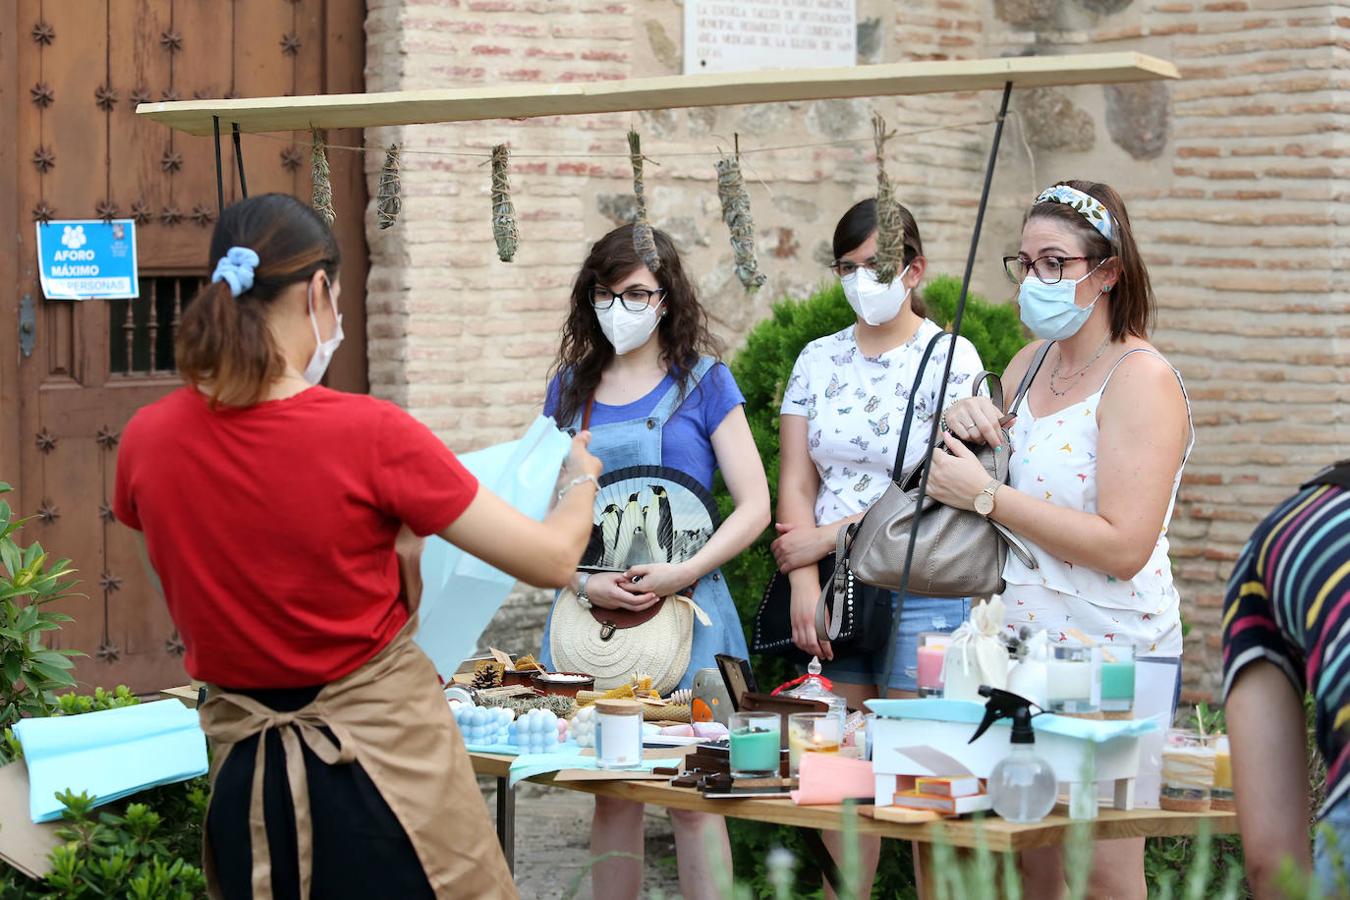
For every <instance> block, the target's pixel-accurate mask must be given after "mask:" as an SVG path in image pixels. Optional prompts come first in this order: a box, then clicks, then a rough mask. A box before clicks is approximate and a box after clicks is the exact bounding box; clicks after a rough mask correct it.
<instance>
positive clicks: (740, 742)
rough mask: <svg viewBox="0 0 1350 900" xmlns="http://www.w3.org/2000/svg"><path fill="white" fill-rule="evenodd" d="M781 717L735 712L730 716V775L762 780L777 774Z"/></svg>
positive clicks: (771, 714)
mask: <svg viewBox="0 0 1350 900" xmlns="http://www.w3.org/2000/svg"><path fill="white" fill-rule="evenodd" d="M782 728H783V718H782V716H780V715H779V714H778V713H776V712H738V713H733V714H732V716H731V728H730V731H731V737H730V740H731V775H732V777H733V778H764V777H770V776H776V775H778V774H779V772H780V769H779V765H780V759H781V752H782V746H783V744H782V733H783V732H782Z"/></svg>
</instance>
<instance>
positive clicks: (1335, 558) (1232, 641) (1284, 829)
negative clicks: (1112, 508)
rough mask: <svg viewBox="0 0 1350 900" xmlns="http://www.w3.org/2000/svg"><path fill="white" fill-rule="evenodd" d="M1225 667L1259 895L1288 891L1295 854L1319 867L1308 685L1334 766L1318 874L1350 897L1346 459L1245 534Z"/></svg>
mask: <svg viewBox="0 0 1350 900" xmlns="http://www.w3.org/2000/svg"><path fill="white" fill-rule="evenodd" d="M1223 672H1224V703H1225V710H1226V712H1227V720H1228V733H1229V741H1230V744H1231V746H1232V753H1233V778H1234V782H1233V788H1234V793H1235V795H1236V797H1237V810H1238V825H1239V827H1240V829H1241V831H1242V843H1243V848H1244V854H1245V857H1246V865H1247V878H1248V881H1249V882H1250V883H1251V886H1252V889H1253V891H1255V893H1256V896H1257V897H1281V896H1284V892H1283V890H1282V888H1281V875H1280V873H1281V869H1282V868H1283V867H1284V866H1285V865H1286V861H1287V860H1292V862H1293V864H1294V866H1295V868H1296V869H1297V870H1299V871H1301V872H1305V873H1306V872H1308V871H1310V870H1312V869H1313V868H1314V866H1313V863H1314V854H1313V850H1312V846H1311V844H1312V842H1311V841H1310V840H1309V837H1308V821H1309V818H1310V816H1309V798H1308V764H1307V756H1306V747H1305V743H1306V724H1305V722H1306V720H1305V718H1304V708H1303V697H1304V694H1305V693H1311V694H1312V699H1313V706H1314V717H1315V723H1316V733H1317V746H1318V748H1319V749H1320V750H1321V753H1322V757H1323V759H1325V760H1326V764H1327V790H1326V801H1325V803H1324V804H1323V806H1322V808H1321V809H1320V810H1319V812H1318V819H1319V820H1320V823H1321V827H1320V828H1319V830H1318V837H1317V848H1316V855H1315V861H1316V867H1315V871H1316V877H1317V880H1318V881H1320V882H1321V885H1322V890H1323V892H1324V893H1325V894H1326V895H1327V896H1335V897H1341V896H1348V895H1350V877H1348V876H1347V874H1346V873H1347V866H1346V863H1345V861H1346V860H1350V800H1347V795H1350V772H1348V771H1347V770H1350V460H1344V461H1342V462H1339V463H1337V464H1336V465H1334V466H1331V467H1329V468H1328V469H1326V470H1324V471H1323V472H1321V473H1320V474H1319V475H1317V476H1316V477H1315V478H1313V480H1312V481H1310V482H1308V483H1307V484H1305V485H1303V487H1302V489H1301V490H1300V491H1299V493H1297V494H1295V495H1294V496H1293V497H1291V498H1289V499H1288V500H1286V501H1284V502H1283V503H1282V504H1280V505H1279V506H1278V507H1276V509H1275V511H1274V512H1272V513H1271V514H1270V516H1269V517H1267V518H1266V520H1265V521H1264V522H1262V523H1261V524H1260V525H1259V526H1257V528H1256V531H1255V532H1253V533H1252V536H1251V538H1250V539H1249V540H1248V541H1247V545H1246V547H1245V548H1243V551H1242V554H1241V556H1239V557H1238V561H1237V566H1236V568H1235V569H1234V571H1233V576H1232V578H1231V579H1230V580H1229V583H1228V593H1227V598H1226V599H1225V601H1224V614H1223ZM1290 688H1292V690H1290Z"/></svg>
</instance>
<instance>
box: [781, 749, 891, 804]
mask: <svg viewBox="0 0 1350 900" xmlns="http://www.w3.org/2000/svg"><path fill="white" fill-rule="evenodd" d="M797 782H798V785H799V786H798V788H797V790H795V791H793V792H792V794H791V796H792V802H793V803H796V804H797V805H798V806H825V805H830V804H834V803H842V802H844V801H845V800H858V799H865V798H868V797H871V796H872V795H873V792H874V791H875V789H876V785H875V783H874V782H873V780H872V764H871V763H870V762H867V761H866V760H861V759H853V758H851V757H847V756H838V755H836V754H834V753H803V754H802V762H801V770H800V772H799V773H798V776H797Z"/></svg>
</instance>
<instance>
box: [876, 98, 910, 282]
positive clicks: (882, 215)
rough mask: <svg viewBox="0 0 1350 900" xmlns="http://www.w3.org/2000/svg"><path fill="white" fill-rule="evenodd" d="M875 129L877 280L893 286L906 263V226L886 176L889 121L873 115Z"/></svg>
mask: <svg viewBox="0 0 1350 900" xmlns="http://www.w3.org/2000/svg"><path fill="white" fill-rule="evenodd" d="M872 130H873V132H874V133H875V137H876V145H877V281H879V282H881V283H882V284H890V283H891V282H892V281H894V280H895V273H897V272H899V271H900V267H901V266H902V265H903V264H904V261H905V223H904V220H903V218H902V217H901V215H900V201H898V200H896V199H895V188H894V186H892V184H891V179H890V176H889V175H887V174H886V141H887V139H889V138H890V135H889V134H887V133H886V120H885V119H883V118H882V117H881V116H879V115H877V114H876V113H873V114H872Z"/></svg>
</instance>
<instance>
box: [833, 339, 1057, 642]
mask: <svg viewBox="0 0 1350 900" xmlns="http://www.w3.org/2000/svg"><path fill="white" fill-rule="evenodd" d="M943 338H949V339H950V338H951V335H949V334H946V333H943V334H939V335H935V336H934V338H933V340H932V341H930V342H929V344H928V347H927V349H926V350H925V351H924V355H923V361H922V362H921V363H920V364H919V370H918V373H917V374H916V375H915V376H914V386H913V390H911V391H910V395H909V408H908V409H907V410H906V411H905V424H904V427H903V429H902V430H901V432H900V445H899V447H898V448H897V449H896V456H895V467H894V468H893V469H892V481H891V484H889V485H888V486H887V487H886V492H885V493H884V494H882V495H881V497H880V498H879V499H878V500H877V501H876V502H875V503H873V504H872V505H871V506H870V507H869V508H868V510H867V513H866V514H865V515H864V516H863V518H862V521H860V522H857V523H855V524H853V525H851V526H849V528H847V529H842V528H841V529H840V530H839V544H838V548H837V551H836V557H835V558H836V559H837V560H838V563H837V565H836V566H835V571H834V578H833V579H831V581H830V582H829V583H828V584H826V585H825V588H824V590H823V591H822V595H821V601H820V603H819V604H818V605H817V608H816V632H817V634H818V635H819V636H820V637H822V638H832V637H833V634H832V633H831V632H832V631H833V630H835V629H837V628H838V626H839V623H840V621H841V619H842V615H843V610H842V609H841V608H840V604H829V605H830V606H831V609H830V610H829V611H828V614H827V610H826V606H827V604H828V603H829V601H830V599H831V597H832V596H835V597H842V596H843V591H842V588H843V586H844V584H845V583H846V581H847V576H848V574H849V573H850V572H852V573H853V577H854V578H856V579H858V580H860V581H862V582H864V583H866V584H871V585H875V586H877V587H882V588H888V589H890V590H893V591H898V590H900V579H901V575H902V570H903V569H904V565H905V552H906V549H907V548H908V546H909V538H910V531H911V527H912V525H913V522H914V517H915V515H916V514H917V515H918V516H919V531H918V536H917V541H916V546H915V549H914V563H913V566H912V569H911V571H910V573H909V584H908V586H906V588H905V592H906V593H908V594H917V595H919V596H923V597H987V596H989V595H991V594H997V593H1000V592H1001V591H1002V590H1003V586H1004V585H1003V564H1004V561H1005V560H1006V559H1007V556H1008V552H1009V551H1011V552H1013V553H1015V554H1016V555H1017V556H1018V558H1019V559H1021V560H1022V562H1023V563H1025V564H1026V565H1027V567H1028V568H1032V569H1034V568H1036V560H1035V557H1033V556H1032V554H1031V551H1030V550H1029V549H1027V546H1026V545H1025V544H1024V543H1023V542H1022V541H1021V540H1019V539H1018V537H1017V536H1016V535H1014V534H1013V533H1012V532H1011V531H1009V530H1008V529H1007V528H1005V527H1003V526H1002V525H1000V524H998V523H997V522H994V521H992V520H990V519H986V518H985V517H984V516H981V515H980V514H979V513H976V512H972V511H969V510H964V509H956V508H955V507H951V506H946V505H944V504H941V503H939V502H937V501H936V500H934V499H933V498H932V497H924V500H923V508H922V510H919V507H918V499H919V480H920V476H921V475H922V472H923V465H926V464H927V459H928V458H930V457H931V456H932V449H931V448H930V450H929V453H928V455H927V457H925V462H924V463H923V464H921V465H919V466H916V467H915V469H914V471H913V472H909V473H907V474H905V473H902V466H903V465H904V459H905V447H906V446H907V442H908V440H909V430H910V425H911V424H912V422H913V418H914V398H915V397H916V396H917V395H918V393H919V387H920V384H921V382H922V379H923V370H924V367H925V366H926V365H927V364H928V360H929V357H930V356H932V353H933V349H934V347H935V346H936V345H937V343H938V341H940V340H941V339H943ZM1049 346H1050V342H1049V341H1047V342H1046V343H1045V344H1044V345H1043V346H1042V347H1041V349H1040V350H1038V351H1037V355H1036V357H1035V359H1033V360H1032V364H1031V367H1030V368H1029V369H1028V370H1027V375H1026V377H1025V378H1024V379H1023V380H1022V384H1021V385H1020V386H1019V387H1018V392H1017V397H1016V399H1015V400H1014V401H1013V406H1012V409H1011V410H1009V412H1010V413H1013V414H1015V413H1016V412H1017V408H1018V406H1019V405H1020V404H1021V402H1022V398H1023V397H1024V396H1025V395H1026V390H1027V388H1028V387H1030V385H1031V380H1032V378H1034V377H1035V374H1036V370H1037V369H1039V368H1040V365H1041V362H1042V361H1043V360H1044V359H1045V353H1046V351H1047V350H1048V349H1049ZM986 381H987V382H988V383H989V386H990V392H991V397H992V399H993V401H994V403H995V405H997V406H998V408H999V409H1002V408H1003V384H1002V382H1000V381H999V379H998V377H997V376H996V375H993V374H992V373H989V372H981V373H980V375H979V377H978V378H976V379H975V384H974V385H973V387H972V394H976V393H978V392H979V390H980V387H981V386H982V385H983V384H984V383H985V382H986ZM1003 441H1004V446H1007V444H1008V433H1007V431H1006V430H1005V431H1004V432H1003ZM971 449H972V451H973V452H974V453H975V456H976V458H977V459H979V461H980V464H981V465H982V466H984V469H985V471H986V472H988V473H989V477H990V478H996V479H998V480H999V481H1001V482H1003V483H1004V484H1006V483H1007V481H1008V458H1009V456H1011V453H1009V452H1004V453H995V452H994V448H993V447H990V446H989V445H988V444H980V445H977V446H975V447H972V448H971ZM827 615H828V622H827Z"/></svg>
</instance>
